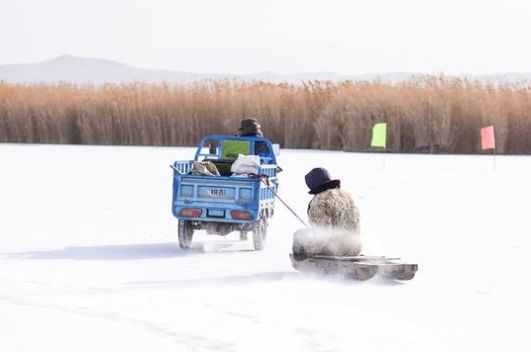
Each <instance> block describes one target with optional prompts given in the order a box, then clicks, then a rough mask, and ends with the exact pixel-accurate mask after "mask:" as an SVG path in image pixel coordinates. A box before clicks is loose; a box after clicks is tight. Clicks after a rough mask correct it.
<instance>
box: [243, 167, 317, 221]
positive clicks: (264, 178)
mask: <svg viewBox="0 0 531 352" xmlns="http://www.w3.org/2000/svg"><path fill="white" fill-rule="evenodd" d="M249 177H250V178H256V179H259V180H260V182H262V183H263V184H264V185H266V187H267V188H269V189H270V190H271V192H273V195H274V196H275V197H277V198H278V200H280V201H281V202H282V204H284V206H285V207H286V208H288V210H289V211H290V212H291V213H292V214H293V215H295V217H296V218H297V219H298V220H299V221H300V222H301V223H302V224H303V225H304V227H306V228H309V226H308V225H307V224H306V222H304V220H302V219H301V217H300V216H299V215H297V213H296V212H295V211H294V210H293V209H291V207H290V206H289V205H288V204H287V203H286V202H285V201H284V200H283V199H282V198H280V197H279V195H278V194H277V192H275V190H274V189H273V188H271V185H270V184H269V176H267V175H257V174H249Z"/></svg>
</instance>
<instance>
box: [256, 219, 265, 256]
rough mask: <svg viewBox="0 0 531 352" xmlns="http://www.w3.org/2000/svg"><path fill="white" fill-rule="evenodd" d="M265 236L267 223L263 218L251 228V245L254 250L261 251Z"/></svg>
mask: <svg viewBox="0 0 531 352" xmlns="http://www.w3.org/2000/svg"><path fill="white" fill-rule="evenodd" d="M266 235H267V222H266V219H265V217H263V218H261V219H260V220H258V222H257V223H256V224H255V225H254V228H253V244H254V249H255V250H257V251H261V250H262V249H264V247H265V240H266Z"/></svg>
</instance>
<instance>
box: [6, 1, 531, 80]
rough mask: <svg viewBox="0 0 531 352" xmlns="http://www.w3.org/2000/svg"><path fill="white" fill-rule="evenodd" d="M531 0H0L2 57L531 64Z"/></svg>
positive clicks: (229, 64) (316, 68) (407, 66)
mask: <svg viewBox="0 0 531 352" xmlns="http://www.w3.org/2000/svg"><path fill="white" fill-rule="evenodd" d="M530 18H531V1H529V0H503V1H502V0H498V1H493V0H439V1H434V0H424V1H422V0H371V1H368V0H363V1H358V0H350V1H349V0H326V1H324V0H323V1H315V0H267V1H265V0H262V1H256V0H193V1H192V0H188V1H181V0H92V1H86V0H83V1H81V0H46V1H42V0H0V65H3V64H18V63H30V62H39V61H44V60H48V59H51V58H54V57H57V56H61V55H76V56H83V57H94V58H103V59H110V60H117V61H120V62H123V63H126V64H130V65H133V66H137V67H142V68H156V69H168V70H176V71H191V72H198V73H212V72H216V73H233V74H245V73H254V72H262V71H275V72H279V73H302V72H323V71H333V72H338V73H343V74H369V73H388V72H417V73H435V74H437V73H446V74H492V73H507V72H520V73H522V72H531V46H529V45H528V42H529V38H528V37H529V34H531V21H530V20H529V19H530Z"/></svg>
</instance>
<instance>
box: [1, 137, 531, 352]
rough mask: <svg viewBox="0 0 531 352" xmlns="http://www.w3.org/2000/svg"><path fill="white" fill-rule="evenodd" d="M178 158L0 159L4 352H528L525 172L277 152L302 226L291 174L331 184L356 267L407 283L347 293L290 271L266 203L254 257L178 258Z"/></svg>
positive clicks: (52, 150)
mask: <svg viewBox="0 0 531 352" xmlns="http://www.w3.org/2000/svg"><path fill="white" fill-rule="evenodd" d="M192 155H193V149H190V148H137V147H92V146H39V145H8V144H0V351H10V352H19V351H35V350H38V351H54V352H61V351H72V350H75V351H78V352H80V351H91V352H92V351H95V350H102V351H103V350H110V351H117V350H125V351H130V352H133V351H148V350H149V351H172V352H174V351H290V352H291V351H349V352H350V351H354V350H358V351H386V352H388V351H482V352H483V351H501V350H510V351H512V352H514V351H528V350H530V348H531V344H530V342H529V339H528V337H527V335H526V334H527V330H528V327H527V326H528V323H527V321H528V319H527V318H528V317H529V316H530V313H531V308H530V307H531V305H530V304H529V303H528V302H529V297H530V294H531V290H530V288H529V285H528V283H527V277H528V275H529V274H528V270H527V268H528V267H529V264H528V258H530V257H531V246H530V244H531V239H530V237H531V236H530V234H531V231H530V226H529V210H528V207H529V205H528V202H529V199H531V188H530V186H529V179H530V178H531V158H530V157H515V156H513V157H510V156H507V157H503V156H498V157H497V159H496V164H495V165H494V163H493V160H492V157H489V156H441V155H439V156H430V155H382V154H355V153H342V152H324V151H294V150H282V152H281V155H280V157H279V160H280V165H281V166H282V167H283V168H284V170H285V171H284V172H283V173H281V174H280V180H281V181H280V182H281V184H280V190H279V195H280V196H281V197H282V198H283V199H284V200H285V201H286V202H288V204H290V205H291V206H292V207H293V208H294V209H295V210H296V211H297V212H298V213H299V214H300V215H301V216H303V217H304V218H305V211H306V206H307V202H308V201H309V200H310V197H311V196H310V195H308V194H307V189H306V186H305V184H304V174H305V173H306V172H308V171H309V170H310V169H311V168H312V167H316V166H323V167H327V168H328V169H329V170H330V172H331V174H332V176H333V177H338V178H341V179H342V185H343V187H344V188H345V189H347V190H348V191H349V192H350V193H351V194H352V195H353V197H354V199H355V201H356V202H357V204H358V206H359V208H360V212H361V227H362V232H363V237H364V241H365V250H364V252H365V253H366V254H375V255H376V254H380V255H382V254H383V255H388V256H401V257H403V258H405V259H407V260H410V261H414V262H417V263H418V264H419V266H420V268H419V272H418V273H417V276H416V277H415V279H414V280H413V281H410V282H405V283H392V282H383V281H379V280H371V281H368V282H363V283H357V282H349V281H341V280H336V279H332V278H330V279H324V278H319V277H309V276H304V275H302V274H300V273H298V272H296V271H295V270H293V269H292V267H291V264H290V261H289V258H288V254H289V252H290V250H291V235H292V233H293V232H294V231H295V230H296V229H298V228H300V227H301V225H300V224H299V223H298V221H297V219H295V218H294V217H293V216H292V215H291V214H290V213H289V211H287V210H286V209H285V208H283V206H282V204H280V203H277V213H276V215H275V217H274V218H273V219H272V220H271V222H270V228H269V235H268V242H267V244H266V249H265V250H264V251H263V252H254V251H253V250H252V248H253V245H252V241H251V240H249V241H247V242H243V243H242V242H239V241H238V235H237V234H236V233H235V234H232V235H229V236H228V237H227V238H221V237H217V236H207V235H206V234H204V233H200V234H198V235H197V236H195V238H194V244H193V245H192V248H191V249H190V250H189V251H183V250H180V249H179V248H178V245H177V235H176V228H177V221H176V219H174V218H173V216H172V214H171V207H170V205H171V182H172V171H171V169H170V167H169V164H170V163H172V162H173V161H174V160H177V159H187V158H189V157H191V156H192ZM494 166H495V167H496V169H494Z"/></svg>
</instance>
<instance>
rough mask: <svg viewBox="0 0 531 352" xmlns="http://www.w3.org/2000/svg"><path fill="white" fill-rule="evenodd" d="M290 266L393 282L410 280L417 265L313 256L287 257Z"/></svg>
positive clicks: (394, 260)
mask: <svg viewBox="0 0 531 352" xmlns="http://www.w3.org/2000/svg"><path fill="white" fill-rule="evenodd" d="M289 257H290V259H291V265H293V267H294V268H295V269H296V270H298V271H300V272H303V273H314V274H323V275H339V276H343V277H346V278H351V279H354V280H368V279H370V278H372V277H374V276H376V275H378V276H382V277H384V278H388V279H393V280H411V279H413V277H414V276H415V273H416V272H417V269H418V265H417V264H407V263H403V262H401V261H400V258H388V257H384V256H365V255H360V256H355V257H341V256H327V255H314V256H309V257H305V258H297V259H295V256H294V255H293V254H290V255H289Z"/></svg>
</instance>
